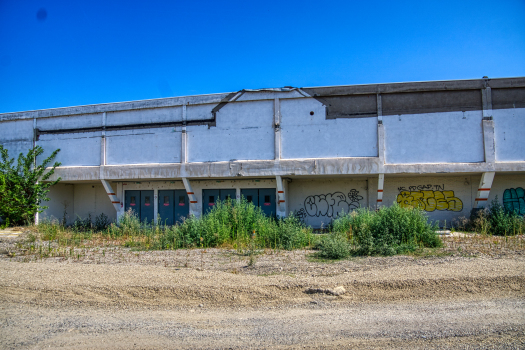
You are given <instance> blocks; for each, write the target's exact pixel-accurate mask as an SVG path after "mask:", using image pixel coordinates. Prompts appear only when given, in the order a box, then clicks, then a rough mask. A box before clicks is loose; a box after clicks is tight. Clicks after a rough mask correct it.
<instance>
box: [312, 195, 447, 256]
mask: <svg viewBox="0 0 525 350" xmlns="http://www.w3.org/2000/svg"><path fill="white" fill-rule="evenodd" d="M436 229H437V226H436V225H432V224H429V223H428V218H427V216H426V214H425V213H424V212H423V211H421V210H420V209H417V208H413V209H410V208H402V207H400V206H398V205H397V204H394V205H392V206H390V207H382V208H381V209H380V210H379V211H371V210H369V209H358V210H356V211H353V212H351V213H348V214H346V215H343V216H341V217H339V218H337V219H336V220H335V221H334V222H333V233H331V235H329V236H328V237H327V238H325V239H324V241H322V242H321V243H320V245H319V247H320V248H321V256H323V255H325V256H326V257H329V255H339V256H340V257H343V256H342V255H344V254H346V253H345V252H346V250H345V249H343V247H342V246H343V245H344V244H347V245H349V246H351V247H352V248H351V249H350V248H348V254H350V253H352V254H355V255H394V254H400V253H405V252H409V251H414V250H415V249H416V248H418V247H440V246H441V245H442V242H441V240H440V239H439V237H438V236H437V234H436ZM327 247H331V248H330V249H332V250H333V251H335V250H337V251H339V252H340V253H337V254H332V253H330V252H329V251H328V250H329V249H328V248H327Z"/></svg>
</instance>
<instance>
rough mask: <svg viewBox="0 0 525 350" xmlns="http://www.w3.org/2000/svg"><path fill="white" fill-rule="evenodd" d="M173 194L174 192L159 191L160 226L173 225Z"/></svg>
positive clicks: (174, 208)
mask: <svg viewBox="0 0 525 350" xmlns="http://www.w3.org/2000/svg"><path fill="white" fill-rule="evenodd" d="M173 194H174V191H168V190H162V191H160V190H159V215H160V222H161V224H162V225H173V218H174V217H173V214H174V212H175V211H176V208H177V207H176V203H175V202H174V198H173Z"/></svg>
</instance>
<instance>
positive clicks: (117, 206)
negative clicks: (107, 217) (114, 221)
mask: <svg viewBox="0 0 525 350" xmlns="http://www.w3.org/2000/svg"><path fill="white" fill-rule="evenodd" d="M100 181H101V182H102V186H104V189H105V190H106V193H107V194H108V197H109V200H110V201H111V203H112V204H113V207H114V208H115V210H116V211H117V213H118V212H119V211H120V200H119V199H118V197H117V194H116V193H115V192H114V191H113V189H112V188H111V185H110V184H109V182H108V181H106V180H100Z"/></svg>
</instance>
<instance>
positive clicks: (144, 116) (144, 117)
mask: <svg viewBox="0 0 525 350" xmlns="http://www.w3.org/2000/svg"><path fill="white" fill-rule="evenodd" d="M181 120H182V107H165V108H149V109H140V110H131V111H119V112H110V113H107V114H106V125H108V126H109V125H126V124H147V123H163V122H173V121H181Z"/></svg>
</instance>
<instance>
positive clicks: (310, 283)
mask: <svg viewBox="0 0 525 350" xmlns="http://www.w3.org/2000/svg"><path fill="white" fill-rule="evenodd" d="M311 253H312V252H310V251H295V252H277V253H276V252H272V253H271V254H262V255H259V256H258V257H257V261H256V262H255V264H254V265H253V266H247V257H245V256H238V255H235V254H234V253H233V252H228V251H226V250H220V249H214V250H210V249H208V250H207V251H206V253H203V251H200V250H197V249H196V250H191V251H178V252H141V253H140V255H139V256H138V257H137V253H136V252H130V251H128V250H122V251H112V253H109V252H108V251H105V252H104V259H107V260H104V259H103V260H101V259H100V256H98V257H97V256H96V255H93V256H92V257H91V258H90V255H89V254H87V255H86V258H84V259H81V260H74V259H65V258H48V259H44V260H38V261H36V262H35V261H34V260H31V259H29V260H28V259H25V260H24V259H20V260H17V259H16V258H14V259H13V258H9V257H7V256H3V257H1V258H0V289H1V293H0V302H1V308H2V316H1V318H0V347H1V348H3V349H14V348H22V349H40V348H60V347H62V348H75V349H102V348H114V349H128V348H136V349H154V348H183V349H186V348H192V349H194V348H202V349H217V348H219V349H222V348H233V349H237V348H239V349H241V348H277V349H281V348H282V349H288V348H319V349H327V348H328V349H330V348H338V349H339V348H425V349H426V348H436V349H442V348H462V349H471V348H503V349H523V348H525V298H524V296H525V256H523V255H522V254H521V253H520V254H518V253H516V254H506V255H504V256H498V257H490V256H478V257H475V258H472V257H465V256H444V257H432V258H415V257H406V256H399V257H389V258H359V259H350V260H344V261H339V262H336V263H323V262H318V261H312V260H311V258H310V257H309V255H310V254H311ZM97 254H102V253H100V252H99V253H97ZM111 254H114V255H115V256H118V257H119V259H112V258H111ZM126 254H128V255H129V256H128V255H126ZM126 256H128V258H126ZM23 261H31V262H23ZM185 266H187V267H185ZM338 286H342V287H344V289H345V290H346V293H345V294H343V295H339V296H334V295H330V294H325V293H314V294H308V293H306V292H307V291H308V290H309V289H310V288H314V289H319V290H323V289H330V288H335V287H338Z"/></svg>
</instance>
